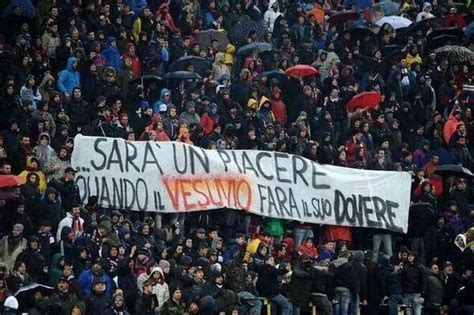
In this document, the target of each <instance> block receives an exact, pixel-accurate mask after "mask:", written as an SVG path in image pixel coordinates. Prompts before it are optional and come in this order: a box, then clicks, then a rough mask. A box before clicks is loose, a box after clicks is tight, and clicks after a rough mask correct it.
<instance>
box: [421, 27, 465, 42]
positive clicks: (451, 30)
mask: <svg viewBox="0 0 474 315" xmlns="http://www.w3.org/2000/svg"><path fill="white" fill-rule="evenodd" d="M442 35H451V36H458V37H460V36H462V30H461V29H460V28H459V27H456V26H453V27H439V28H436V29H434V30H433V32H431V33H429V34H428V36H427V39H428V41H430V40H432V39H433V38H435V37H439V36H442Z"/></svg>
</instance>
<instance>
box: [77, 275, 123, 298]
mask: <svg viewBox="0 0 474 315" xmlns="http://www.w3.org/2000/svg"><path fill="white" fill-rule="evenodd" d="M96 278H102V280H103V281H104V282H105V294H106V295H107V296H108V297H109V298H111V297H112V290H113V288H114V283H113V282H112V279H111V278H110V277H109V276H107V275H106V274H105V273H103V272H102V274H100V275H97V274H95V273H94V272H93V271H92V269H87V270H85V271H83V272H82V273H81V275H80V276H79V279H78V280H77V284H78V285H79V287H80V288H81V290H82V293H83V294H84V295H85V296H86V297H89V296H91V294H92V284H93V283H94V279H96Z"/></svg>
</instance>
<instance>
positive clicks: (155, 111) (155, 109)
mask: <svg viewBox="0 0 474 315" xmlns="http://www.w3.org/2000/svg"><path fill="white" fill-rule="evenodd" d="M167 93H171V91H170V90H168V89H167V88H163V89H162V90H161V92H160V99H159V100H158V101H156V102H155V104H153V114H158V113H159V112H160V105H161V104H165V105H166V107H167V108H168V106H169V105H170V104H171V99H170V101H169V102H168V103H165V102H164V101H163V100H164V98H165V94H167Z"/></svg>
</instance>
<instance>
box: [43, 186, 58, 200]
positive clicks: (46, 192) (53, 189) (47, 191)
mask: <svg viewBox="0 0 474 315" xmlns="http://www.w3.org/2000/svg"><path fill="white" fill-rule="evenodd" d="M50 193H54V194H55V195H56V198H58V191H57V190H56V189H55V188H53V187H48V188H46V191H45V192H44V196H45V197H47V196H48V195H49V194H50Z"/></svg>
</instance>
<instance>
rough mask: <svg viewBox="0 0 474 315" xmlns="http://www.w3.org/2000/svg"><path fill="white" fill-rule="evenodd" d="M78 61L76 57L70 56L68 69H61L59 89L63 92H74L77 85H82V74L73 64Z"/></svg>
mask: <svg viewBox="0 0 474 315" xmlns="http://www.w3.org/2000/svg"><path fill="white" fill-rule="evenodd" d="M76 61H77V58H76V57H69V58H68V60H67V66H66V69H64V70H63V71H61V72H60V73H59V76H58V90H59V91H60V92H61V93H64V92H67V93H68V94H71V93H72V90H73V89H74V88H75V87H80V86H81V75H80V74H79V71H77V70H75V69H73V67H72V64H73V63H74V62H76Z"/></svg>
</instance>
